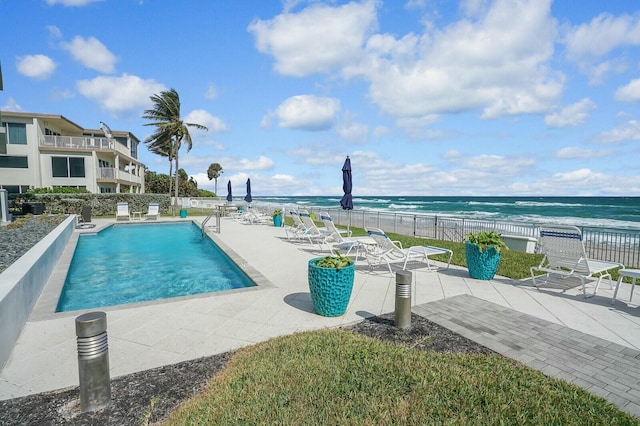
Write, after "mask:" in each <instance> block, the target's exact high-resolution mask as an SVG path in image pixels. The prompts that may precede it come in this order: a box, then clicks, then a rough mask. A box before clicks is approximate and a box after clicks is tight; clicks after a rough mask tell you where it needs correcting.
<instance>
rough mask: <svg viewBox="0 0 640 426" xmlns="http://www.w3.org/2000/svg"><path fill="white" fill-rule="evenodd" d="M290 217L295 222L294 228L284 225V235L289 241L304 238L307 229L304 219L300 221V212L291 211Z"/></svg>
mask: <svg viewBox="0 0 640 426" xmlns="http://www.w3.org/2000/svg"><path fill="white" fill-rule="evenodd" d="M288 216H289V217H290V218H291V219H292V220H293V226H290V225H287V224H286V223H285V225H284V233H285V235H286V236H287V239H288V240H291V239H292V238H293V239H298V238H303V237H304V232H305V230H306V229H307V228H306V227H305V226H304V223H302V219H300V215H299V214H298V212H296V211H294V210H289V214H288Z"/></svg>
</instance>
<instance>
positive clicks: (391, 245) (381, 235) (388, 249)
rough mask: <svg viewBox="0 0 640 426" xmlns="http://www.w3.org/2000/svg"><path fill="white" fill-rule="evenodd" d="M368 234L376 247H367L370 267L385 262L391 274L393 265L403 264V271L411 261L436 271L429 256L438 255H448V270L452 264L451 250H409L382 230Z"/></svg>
mask: <svg viewBox="0 0 640 426" xmlns="http://www.w3.org/2000/svg"><path fill="white" fill-rule="evenodd" d="M367 234H369V236H370V237H371V238H372V239H373V240H375V242H376V245H375V246H372V247H370V246H367V248H368V250H367V253H366V258H367V262H368V263H369V266H371V267H373V266H374V265H379V264H380V263H382V262H383V261H384V262H385V263H386V264H387V267H388V268H389V272H390V273H393V271H392V270H391V264H392V263H399V262H403V265H402V269H406V268H407V263H408V262H409V261H410V260H422V261H424V262H425V263H426V264H427V269H428V270H430V271H435V270H436V267H435V265H432V264H431V262H430V259H429V256H434V255H437V254H448V255H449V261H448V263H447V269H448V268H449V265H450V264H451V258H452V257H453V252H452V251H451V250H449V249H445V248H440V247H434V246H412V247H409V248H402V243H401V242H400V241H392V240H391V239H390V238H389V236H388V235H387V234H385V232H384V231H383V230H381V229H375V228H374V229H367Z"/></svg>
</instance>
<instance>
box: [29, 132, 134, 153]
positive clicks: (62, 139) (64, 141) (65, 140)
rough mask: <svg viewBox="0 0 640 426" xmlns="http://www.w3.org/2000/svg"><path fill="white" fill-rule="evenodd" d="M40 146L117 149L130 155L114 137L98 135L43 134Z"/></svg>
mask: <svg viewBox="0 0 640 426" xmlns="http://www.w3.org/2000/svg"><path fill="white" fill-rule="evenodd" d="M40 146H41V147H45V148H64V149H73V150H87V151H96V150H108V151H117V152H118V153H121V154H123V155H126V156H128V157H131V152H130V150H129V148H127V147H126V146H124V145H122V144H121V143H118V142H116V141H115V140H114V139H107V138H100V137H88V136H53V135H45V136H44V137H43V138H42V139H41V140H40Z"/></svg>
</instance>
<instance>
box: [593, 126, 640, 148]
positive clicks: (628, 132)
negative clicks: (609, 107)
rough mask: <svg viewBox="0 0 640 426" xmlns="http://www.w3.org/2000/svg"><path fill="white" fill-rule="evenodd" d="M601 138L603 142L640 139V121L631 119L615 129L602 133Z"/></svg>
mask: <svg viewBox="0 0 640 426" xmlns="http://www.w3.org/2000/svg"><path fill="white" fill-rule="evenodd" d="M599 140H600V141H601V142H602V143H607V144H618V143H622V142H626V141H631V140H636V141H637V140H640V122H638V121H637V120H629V121H627V122H626V123H622V124H620V125H619V126H617V127H616V128H615V129H613V130H608V131H605V132H602V133H600V135H599Z"/></svg>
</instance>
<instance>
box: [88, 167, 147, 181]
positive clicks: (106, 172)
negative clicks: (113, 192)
mask: <svg viewBox="0 0 640 426" xmlns="http://www.w3.org/2000/svg"><path fill="white" fill-rule="evenodd" d="M98 179H116V180H122V181H127V182H131V183H138V184H141V183H142V176H136V175H133V174H131V173H129V172H125V171H123V170H118V169H116V168H115V167H98Z"/></svg>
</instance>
